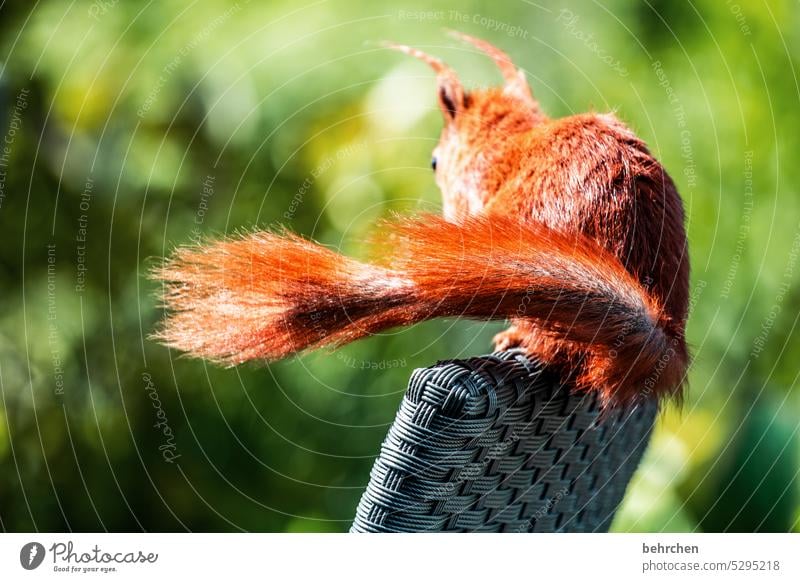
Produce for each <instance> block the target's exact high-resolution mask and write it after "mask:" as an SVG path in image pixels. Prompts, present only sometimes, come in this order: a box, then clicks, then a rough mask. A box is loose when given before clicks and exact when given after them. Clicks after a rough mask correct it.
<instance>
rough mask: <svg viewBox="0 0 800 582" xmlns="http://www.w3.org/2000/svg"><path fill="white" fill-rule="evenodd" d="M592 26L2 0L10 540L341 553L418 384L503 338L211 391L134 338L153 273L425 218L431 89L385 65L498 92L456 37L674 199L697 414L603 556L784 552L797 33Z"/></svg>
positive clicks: (648, 475) (792, 405)
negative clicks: (688, 547)
mask: <svg viewBox="0 0 800 582" xmlns="http://www.w3.org/2000/svg"><path fill="white" fill-rule="evenodd" d="M603 4H604V7H601V6H599V5H595V4H590V3H579V2H568V3H566V4H565V5H564V6H563V7H562V6H561V5H559V6H558V7H553V8H548V7H536V6H534V5H532V4H530V3H526V2H507V3H502V4H501V3H492V2H488V1H471V2H467V3H464V2H455V1H454V0H453V1H444V2H437V3H436V8H431V7H430V3H429V2H422V1H411V0H410V1H407V2H391V3H376V2H368V1H367V0H346V1H340V0H336V1H330V2H315V3H296V2H288V1H275V2H262V3H258V2H248V1H245V0H240V1H239V2H233V1H223V0H202V1H200V2H196V3H193V4H191V6H189V5H183V4H181V3H172V2H168V3H162V2H157V3H151V4H148V5H147V6H146V7H145V6H144V5H141V4H139V3H132V2H131V3H124V2H114V1H99V0H98V1H95V2H92V3H90V2H78V3H72V2H62V1H57V0H45V1H43V2H39V3H17V4H16V5H9V3H6V4H4V5H3V7H2V9H0V14H2V16H3V18H2V19H1V20H0V67H2V73H0V133H3V135H4V136H5V137H6V143H5V144H0V146H3V145H7V146H8V150H7V159H6V161H5V162H4V163H0V171H3V174H2V181H0V185H1V186H2V189H1V190H0V224H1V225H2V229H3V244H2V245H0V274H1V275H2V276H0V293H2V298H3V301H2V302H0V396H2V400H0V412H2V418H3V422H0V467H2V469H3V470H2V471H1V472H0V526H1V527H2V528H3V529H5V530H32V529H39V530H61V529H66V528H69V529H72V530H98V529H109V530H140V529H145V530H184V529H191V530H238V529H247V530H262V531H342V530H345V529H346V528H347V527H348V525H349V522H350V520H351V519H352V516H353V511H354V508H355V505H356V503H357V501H358V498H359V496H360V493H361V491H362V490H363V487H364V485H365V483H366V481H367V478H368V472H369V468H370V466H371V463H372V459H373V458H374V455H375V454H376V453H377V451H378V448H379V445H380V442H381V440H382V439H383V436H384V435H385V432H386V429H387V426H388V424H389V423H390V422H391V420H392V418H393V416H394V413H395V410H396V407H397V404H398V402H399V400H400V397H401V393H402V390H403V388H404V387H405V384H406V382H407V379H408V376H409V374H410V372H411V370H412V369H413V368H415V367H421V366H425V365H428V364H430V363H432V362H434V361H436V360H437V359H440V358H453V357H459V356H466V355H474V354H480V353H485V352H487V351H488V350H489V349H490V339H491V336H492V335H493V333H495V332H496V331H498V330H499V329H500V326H499V325H498V324H491V325H488V324H486V325H484V324H480V323H469V322H454V321H438V322H431V323H427V324H424V325H419V326H416V327H414V328H411V329H407V330H397V331H393V332H391V333H387V334H384V335H382V336H380V337H376V338H371V339H369V340H365V341H362V342H359V343H358V344H356V345H353V346H348V347H347V348H345V349H343V350H341V351H338V352H335V353H315V354H310V355H306V356H303V357H301V358H298V359H294V360H290V361H287V362H281V363H278V364H275V365H270V366H268V367H264V366H262V367H257V366H243V367H240V368H237V369H234V370H222V369H217V368H214V367H210V366H207V365H205V364H203V363H202V362H197V361H189V360H185V359H180V358H177V357H176V356H177V354H175V353H170V352H169V351H168V350H166V349H164V348H162V347H160V346H158V345H155V344H153V343H152V342H150V341H149V340H147V337H146V336H147V334H148V333H149V332H150V331H151V330H152V329H153V328H154V326H155V325H156V324H157V322H158V319H159V318H160V317H161V313H160V311H159V309H158V307H157V305H156V302H155V300H154V294H155V292H156V288H155V286H154V284H153V283H152V282H151V281H149V280H147V279H146V277H145V273H146V272H147V270H148V268H149V267H150V266H151V265H153V264H154V263H155V262H156V261H158V259H159V258H160V257H162V256H164V254H165V253H167V252H168V251H169V250H170V249H171V248H173V247H174V246H175V245H177V244H182V243H186V242H189V241H190V240H192V239H196V238H197V237H198V236H218V235H222V234H225V233H231V232H235V231H237V230H241V229H249V228H254V227H269V226H271V225H274V224H277V223H281V224H285V225H287V226H289V227H290V228H292V229H294V230H296V231H299V232H301V233H303V234H306V235H309V236H313V237H314V238H315V239H317V240H319V241H321V242H323V243H326V244H330V245H335V246H339V247H341V248H342V250H343V251H344V252H347V253H349V254H352V255H355V256H359V255H360V254H361V253H362V250H361V246H360V244H359V241H360V240H362V239H363V238H364V237H365V236H366V235H367V234H368V232H369V230H370V226H371V225H372V224H373V223H374V221H375V220H376V219H377V218H379V217H381V216H385V215H387V214H388V213H390V212H393V211H413V210H414V209H417V208H427V209H435V208H437V206H438V204H439V198H438V193H437V191H436V187H435V185H434V182H433V176H432V175H431V172H430V170H429V160H430V152H431V149H432V148H433V146H434V144H435V140H436V139H437V132H438V130H439V127H440V120H439V114H438V112H437V111H436V107H435V100H434V91H433V80H432V75H431V73H430V71H428V70H427V69H426V68H425V67H424V66H423V65H421V64H420V63H417V62H414V61H409V60H408V59H405V58H403V57H402V56H400V55H398V54H397V53H394V52H390V51H387V50H385V49H383V48H381V47H380V46H379V45H378V44H377V41H380V40H383V39H393V40H398V41H402V42H407V43H410V44H415V45H418V46H422V47H424V48H426V50H429V51H430V52H432V53H434V54H437V55H439V56H441V57H442V58H444V59H445V60H447V61H448V62H449V63H451V64H452V65H453V66H454V67H455V68H457V69H458V70H459V71H460V73H461V75H462V77H463V78H464V79H465V81H466V82H467V83H469V84H473V85H477V84H486V83H495V82H497V78H498V75H497V74H496V72H495V71H493V70H492V67H491V65H490V63H489V62H488V61H487V59H486V58H485V57H481V56H478V55H477V54H475V53H474V51H472V50H471V49H468V48H465V47H464V46H463V45H461V44H459V43H458V42H456V41H453V40H452V39H449V38H448V37H446V36H445V35H444V33H443V31H442V29H443V28H445V27H448V28H456V29H460V30H463V31H465V32H469V33H472V34H475V35H476V36H480V37H483V38H486V39H487V40H490V41H491V42H493V43H495V44H497V45H499V46H501V47H503V48H505V49H506V50H507V51H508V52H509V53H510V54H511V55H512V56H513V57H514V58H515V60H516V62H517V63H518V64H519V65H520V66H522V67H524V68H525V69H526V70H527V71H528V78H529V80H530V82H531V84H532V86H533V89H534V92H535V93H536V95H537V96H538V98H539V99H540V101H541V102H542V104H543V106H544V108H545V109H546V110H547V111H548V112H550V113H551V114H552V115H566V114H570V113H573V112H578V111H582V110H586V109H588V108H594V109H596V110H605V109H614V110H616V111H617V112H618V114H619V115H620V116H621V117H622V118H623V119H625V120H626V121H627V122H629V123H630V124H631V126H632V127H634V128H635V129H636V131H638V132H639V133H640V134H641V135H642V136H643V137H644V138H645V139H646V140H647V141H648V143H649V144H650V145H651V147H652V149H653V150H654V151H655V152H656V153H657V155H658V156H659V157H660V158H661V159H662V161H663V162H664V164H665V165H666V167H667V168H668V169H669V171H670V172H671V174H672V176H673V177H674V178H675V180H676V183H677V184H678V186H679V189H680V190H681V192H682V194H683V197H684V200H685V204H686V209H687V215H688V227H689V233H690V241H691V243H690V244H691V258H692V265H693V276H692V281H693V298H694V306H693V314H692V320H691V324H690V328H689V334H690V340H691V343H692V345H693V346H694V353H695V363H694V366H693V369H692V372H691V378H690V386H691V389H690V392H689V397H688V401H687V402H686V404H685V406H684V408H683V410H682V411H680V412H678V411H676V410H674V409H670V410H669V411H667V413H666V414H665V415H664V417H663V418H662V420H661V421H660V423H659V426H658V428H657V431H656V434H655V435H654V438H653V443H652V446H651V448H650V450H649V451H648V453H647V456H646V459H645V461H644V464H643V466H642V469H641V471H640V472H639V473H638V475H637V476H636V478H635V480H634V483H633V484H632V486H631V488H630V490H629V492H628V496H627V498H626V500H625V503H624V506H623V508H622V509H621V511H620V513H619V515H618V518H617V520H616V522H615V529H617V530H620V531H630V530H633V531H687V530H690V531H695V530H700V531H722V530H735V531H751V530H759V531H787V530H791V529H795V530H798V528H799V526H798V522H797V518H798V515H800V514H799V513H798V493H800V491H798V483H797V479H796V475H797V471H798V467H800V455H798V439H797V420H796V419H797V418H798V417H800V415H799V414H798V412H800V402H799V401H798V398H797V392H796V390H794V388H795V387H796V384H797V362H798V360H799V359H800V341H797V339H798V338H797V332H796V330H795V328H796V325H797V317H798V316H797V313H798V306H799V305H800V291H799V290H798V276H797V271H798V264H797V259H798V254H799V252H800V238H798V237H799V236H800V234H799V233H800V230H798V229H799V228H800V224H798V219H799V217H800V212H798V211H800V196H799V195H798V194H800V192H798V186H797V185H798V184H799V183H800V166H798V164H795V163H792V161H793V159H794V153H795V152H797V151H798V145H799V144H798V141H799V140H800V136H798V133H797V131H796V128H797V127H798V125H799V122H800V120H798V117H800V107H798V97H799V96H800V90H798V81H797V71H796V67H795V65H796V64H797V61H798V53H797V51H796V50H794V49H793V47H794V46H795V45H796V42H797V39H796V37H797V32H796V31H797V30H798V26H797V24H798V22H797V14H798V13H797V10H796V7H795V6H793V5H791V3H789V2H788V1H786V2H778V3H774V2H771V3H769V5H767V4H763V5H762V4H759V3H751V4H746V3H741V5H736V4H734V3H729V2H725V3H723V2H714V1H712V0H702V1H700V2H692V3H685V2H678V3H673V2H650V3H643V4H636V3H629V2H623V1H622V0H618V1H612V2H605V3H603ZM421 11H422V12H421ZM778 23H784V24H782V25H779V24H778ZM9 138H10V140H11V143H8V140H9ZM2 153H3V151H2V149H0V154H2ZM79 239H84V240H79ZM48 245H51V246H50V247H48ZM178 455H179V456H178ZM176 456H177V462H172V463H170V462H167V460H165V459H168V458H176Z"/></svg>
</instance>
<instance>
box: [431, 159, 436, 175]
mask: <svg viewBox="0 0 800 582" xmlns="http://www.w3.org/2000/svg"><path fill="white" fill-rule="evenodd" d="M431 168H433V171H434V172H435V171H436V156H433V158H431Z"/></svg>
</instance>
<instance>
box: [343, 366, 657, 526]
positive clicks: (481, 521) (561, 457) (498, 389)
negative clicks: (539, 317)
mask: <svg viewBox="0 0 800 582" xmlns="http://www.w3.org/2000/svg"><path fill="white" fill-rule="evenodd" d="M657 408H658V405H657V403H656V402H655V401H654V400H643V401H642V402H640V403H638V404H637V405H635V406H631V407H628V408H627V409H624V410H616V411H613V412H605V413H603V414H601V411H600V408H599V406H598V402H597V399H596V397H595V396H593V395H588V394H575V393H571V392H570V391H569V390H567V389H565V388H564V387H563V386H560V385H559V384H558V382H556V381H555V380H554V379H553V378H552V377H550V376H548V374H547V373H546V371H544V370H542V369H541V367H539V366H538V365H537V364H536V363H534V362H532V361H531V360H529V359H527V358H526V357H525V356H523V355H522V354H520V353H517V352H514V351H510V352H502V353H497V354H494V355H491V356H487V357H481V358H472V359H468V360H457V361H450V362H440V363H439V364H437V365H435V366H432V367H430V368H424V369H419V370H416V371H415V372H414V374H413V375H412V377H411V381H410V383H409V386H408V391H407V393H406V395H405V397H404V398H403V401H402V404H401V405H400V409H399V411H398V412H397V417H396V418H395V421H394V423H393V424H392V427H391V428H390V429H389V433H388V435H387V436H386V440H385V441H384V443H383V445H382V446H381V452H380V455H379V456H378V458H377V459H376V461H375V465H374V466H373V468H372V473H371V476H370V482H369V485H368V486H367V489H366V491H365V492H364V494H363V496H362V498H361V502H360V503H359V505H358V509H357V510H356V518H355V521H354V523H353V525H352V527H351V530H350V531H352V532H471V531H480V532H555V531H558V532H600V531H607V530H608V528H609V526H610V525H611V520H612V519H613V517H614V513H615V512H616V510H617V507H618V506H619V504H620V501H621V500H622V497H623V495H624V493H625V489H626V487H627V485H628V482H629V481H630V478H631V476H632V475H633V472H634V470H635V469H636V466H637V465H638V463H639V460H640V459H641V457H642V453H643V452H644V450H645V448H646V447H647V442H648V440H649V438H650V432H651V430H652V427H653V423H654V420H655V417H656V413H657Z"/></svg>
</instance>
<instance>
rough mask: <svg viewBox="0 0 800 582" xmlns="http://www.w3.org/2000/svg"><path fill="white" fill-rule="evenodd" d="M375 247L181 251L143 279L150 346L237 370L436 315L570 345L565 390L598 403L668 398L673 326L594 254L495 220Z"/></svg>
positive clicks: (678, 351)
mask: <svg viewBox="0 0 800 582" xmlns="http://www.w3.org/2000/svg"><path fill="white" fill-rule="evenodd" d="M382 234H383V235H384V237H383V240H382V242H380V243H377V245H376V246H377V247H378V248H377V250H379V251H381V253H380V256H381V261H380V264H366V263H361V262H358V261H355V260H353V259H349V258H347V257H344V256H342V255H340V254H338V253H335V252H333V251H331V250H329V249H327V248H325V247H322V246H320V245H318V244H316V243H313V242H311V241H308V240H305V239H303V238H300V237H298V236H295V235H292V234H288V233H281V234H275V233H268V232H261V233H256V234H251V235H248V236H243V237H241V238H238V239H234V240H223V241H219V242H214V243H211V244H208V245H205V246H198V247H194V248H181V249H179V250H178V251H177V252H176V253H175V254H174V256H173V257H172V258H171V259H170V260H168V261H167V262H166V263H165V264H164V265H163V266H162V267H160V268H158V269H156V270H155V271H154V277H155V278H157V279H160V280H162V281H163V282H164V295H163V298H164V303H165V304H166V307H167V308H168V309H169V310H170V311H171V314H170V315H169V316H168V318H167V319H166V322H165V324H164V326H163V328H162V329H161V331H160V332H158V333H157V334H156V338H157V339H159V340H161V341H162V342H164V343H165V344H167V345H169V346H172V347H175V348H178V349H180V350H182V351H185V352H187V353H189V354H190V355H192V356H196V357H202V358H207V359H211V360H214V361H217V362H222V363H226V364H238V363H240V362H244V361H246V360H250V359H255V358H259V359H267V360H274V359H279V358H282V357H285V356H287V355H289V354H292V353H294V352H298V351H300V350H304V349H306V348H312V347H320V346H325V345H339V344H343V343H347V342H350V341H353V340H355V339H357V338H360V337H363V336H365V335H368V334H371V333H375V332H378V331H380V330H383V329H386V328H389V327H394V326H400V325H409V324H413V323H417V322H420V321H424V320H428V319H432V318H435V317H441V316H462V317H469V318H475V319H506V318H517V319H520V318H521V319H527V320H530V321H531V322H533V323H535V324H536V326H537V327H538V328H539V329H541V330H542V333H545V334H548V335H550V336H552V337H554V338H557V339H558V340H564V341H566V342H570V344H571V345H573V346H576V349H577V350H578V351H580V353H581V354H582V357H581V361H582V365H581V368H582V369H583V371H582V372H580V373H579V374H578V375H577V381H578V384H579V385H580V386H582V387H584V388H596V389H598V390H600V391H601V392H602V393H603V395H604V396H605V397H606V399H607V400H609V401H610V400H613V399H614V398H616V399H622V400H627V399H629V397H631V396H632V395H633V394H635V393H638V392H639V391H641V390H651V391H653V392H655V393H658V394H664V393H674V392H675V391H676V390H678V389H679V387H680V384H681V377H682V375H683V372H684V370H685V366H686V350H685V346H684V343H683V338H682V336H680V335H677V332H675V331H674V330H676V329H679V326H678V325H677V323H675V324H673V323H672V322H670V321H669V319H668V318H667V316H666V315H665V314H664V312H663V310H662V307H661V306H660V305H658V304H657V302H656V301H655V300H654V299H652V298H651V296H650V295H649V294H648V292H647V291H646V290H645V289H644V288H643V287H642V286H641V285H640V284H639V282H638V281H637V280H636V279H635V278H634V277H633V276H632V275H631V274H630V273H628V272H627V271H626V269H625V268H624V267H623V266H622V265H621V264H620V262H619V261H618V260H617V259H616V258H615V257H613V256H612V255H610V254H609V253H607V252H606V251H604V250H603V249H601V248H600V247H599V246H598V245H597V244H595V243H594V242H593V241H591V240H589V239H586V238H575V237H566V236H564V235H560V234H557V233H555V232H553V231H550V230H549V229H547V228H545V227H543V226H538V225H522V224H520V223H518V222H516V221H514V220H511V219H506V218H503V217H497V216H492V217H481V216H478V217H472V218H469V219H467V220H466V221H465V222H463V223H460V224H452V223H449V222H446V221H445V220H444V219H442V218H440V217H438V216H432V215H425V216H419V217H415V218H410V219H404V220H400V221H397V222H392V223H389V224H387V225H386V227H385V228H384V229H383V230H382ZM533 355H536V354H533ZM662 363H663V364H662ZM648 379H650V382H649V385H648Z"/></svg>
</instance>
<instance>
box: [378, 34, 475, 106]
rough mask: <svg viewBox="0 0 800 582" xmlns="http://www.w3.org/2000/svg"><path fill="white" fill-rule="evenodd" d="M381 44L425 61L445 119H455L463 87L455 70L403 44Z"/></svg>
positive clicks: (462, 99) (462, 98) (462, 104)
mask: <svg viewBox="0 0 800 582" xmlns="http://www.w3.org/2000/svg"><path fill="white" fill-rule="evenodd" d="M383 46H385V47H387V48H390V49H394V50H397V51H400V52H402V53H405V54H407V55H411V56H412V57H415V58H417V59H420V60H421V61H424V62H425V63H427V64H428V65H429V66H430V67H431V68H432V69H433V70H434V71H436V78H437V82H438V84H439V107H441V109H442V113H443V114H444V117H445V120H446V121H451V120H453V119H455V117H456V114H457V113H458V112H459V111H460V110H461V109H463V108H464V104H465V99H464V87H463V86H462V85H461V81H459V80H458V75H456V73H455V71H454V70H453V69H451V68H450V67H448V66H447V65H445V64H444V63H443V62H442V61H440V60H439V59H437V58H436V57H432V56H430V55H429V54H427V53H424V52H422V51H421V50H419V49H415V48H412V47H410V46H407V45H404V44H395V43H393V42H384V43H383Z"/></svg>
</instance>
